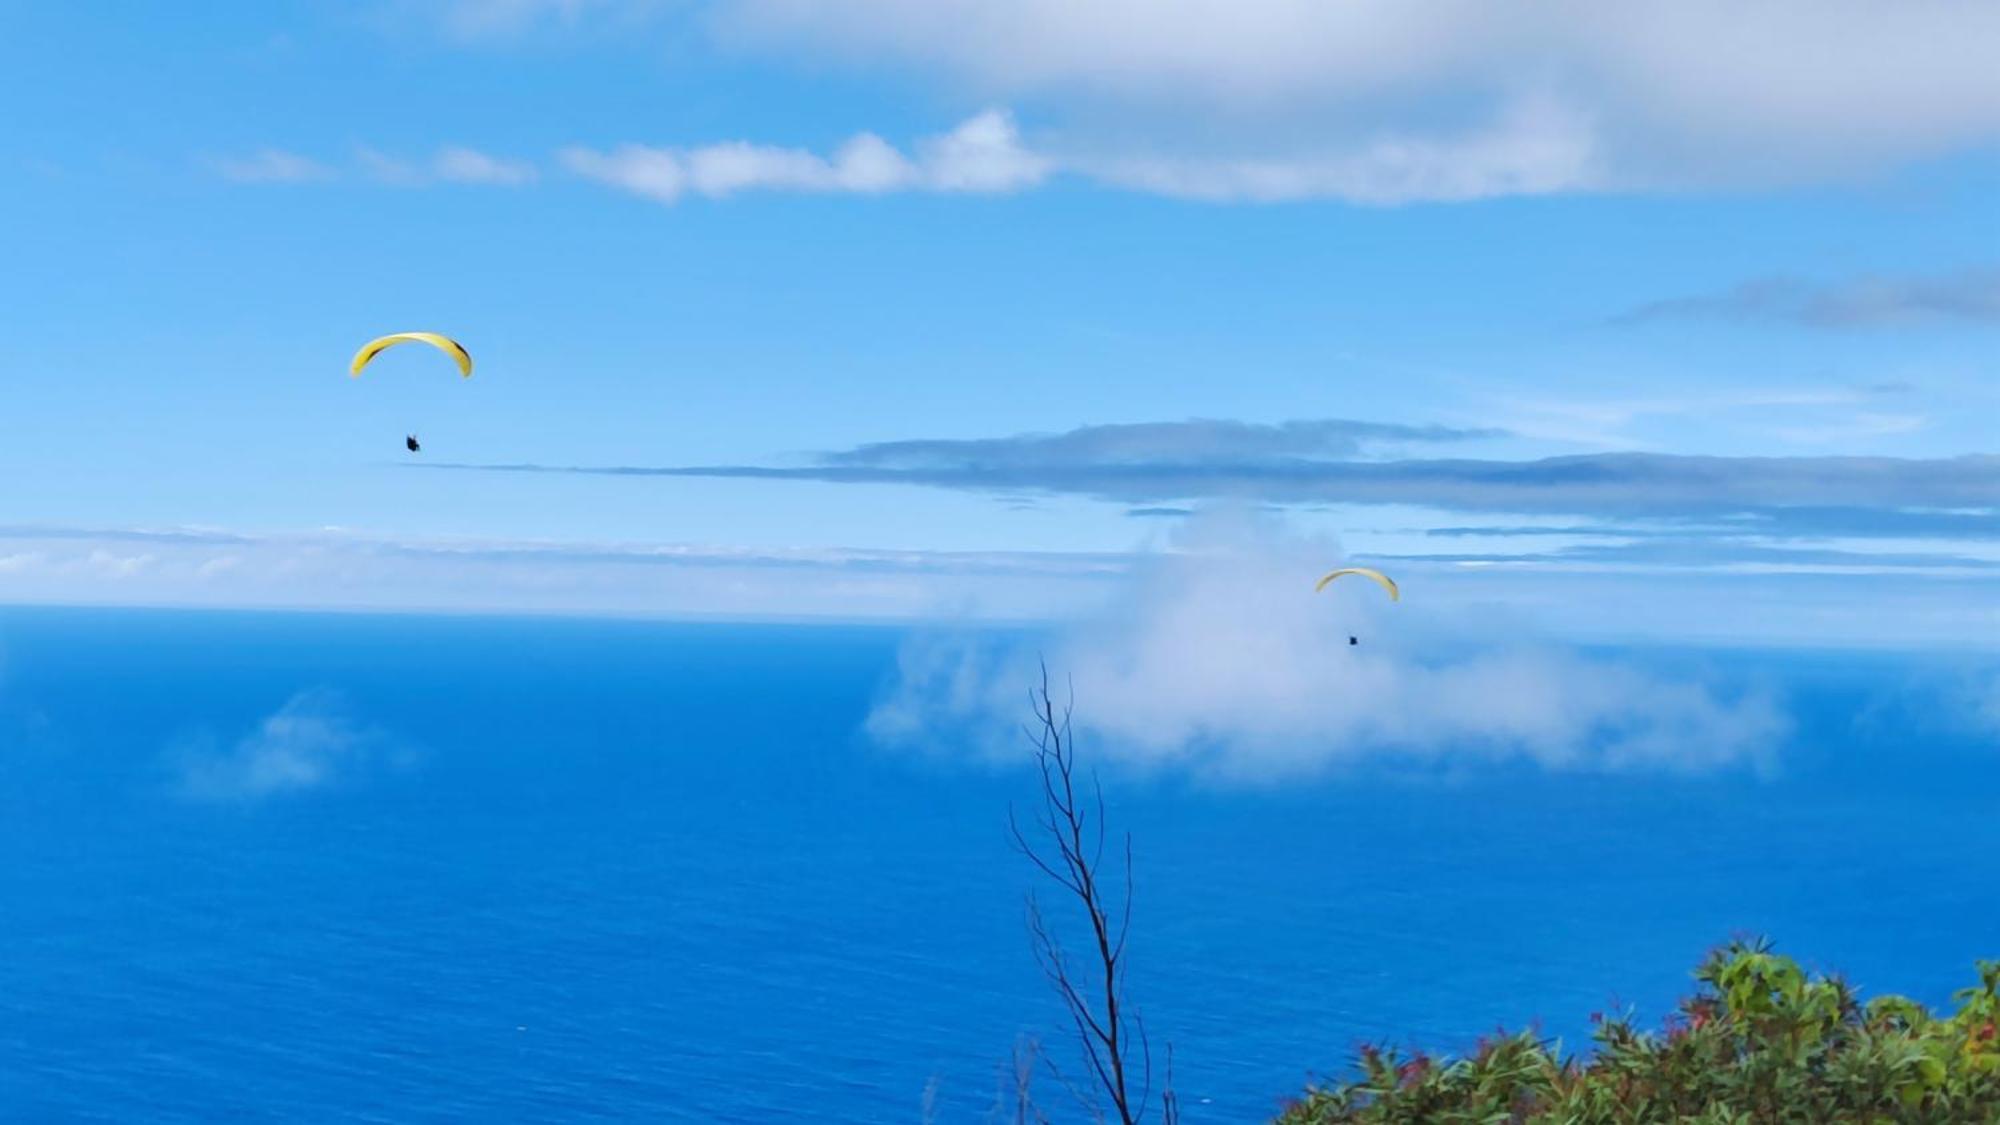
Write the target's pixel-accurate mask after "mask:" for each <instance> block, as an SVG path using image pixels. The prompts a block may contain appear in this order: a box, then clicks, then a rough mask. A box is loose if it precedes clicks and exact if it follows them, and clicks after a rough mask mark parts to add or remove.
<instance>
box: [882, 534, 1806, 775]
mask: <svg viewBox="0 0 2000 1125" xmlns="http://www.w3.org/2000/svg"><path fill="white" fill-rule="evenodd" d="M1188 535H1189V538H1188V539H1187V540H1186V541H1185V542H1183V544H1182V551H1181V552H1180V553H1178V554H1174V555H1168V556H1163V557H1161V558H1160V559H1159V560H1157V561H1156V562H1154V563H1153V564H1151V565H1150V567H1148V568H1147V569H1145V570H1143V571H1141V572H1140V574H1139V575H1138V576H1137V577H1136V578H1135V579H1134V580H1133V582H1132V584H1131V586H1130V588H1129V589H1128V590H1127V591H1126V593H1125V595H1124V596H1123V597H1122V598H1121V599H1120V600H1119V601H1118V602H1117V603H1116V604H1115V606H1114V607H1113V608H1112V609H1111V610H1109V611H1108V612H1105V613H1102V614H1098V615H1093V616H1088V617H1086V618H1084V619H1082V620H1079V621H1077V622H1075V623H1074V624H1072V625H1070V626H1068V627H1066V628H1064V629H1063V630H1062V632H1061V633H1060V634H1059V635H1058V637H1057V638H1056V639H1055V640H1054V641H1053V642H1052V644H1051V647H1050V648H1049V650H1048V654H1047V655H1048V660H1049V663H1050V665H1051V667H1052V669H1053V670H1054V671H1055V673H1056V675H1057V676H1059V677H1062V678H1064V679H1067V680H1069V681H1071V682H1073V683H1074V685H1075V691H1076V701H1077V719H1078V722H1079V726H1080V728H1081V730H1082V732H1083V734H1084V735H1085V736H1086V737H1088V738H1090V739H1091V740H1093V742H1094V743H1095V744H1099V745H1101V746H1102V747H1103V748H1104V750H1105V751H1106V752H1109V753H1113V754H1115V755H1118V756H1120V757H1121V758H1124V759H1126V760H1128V761H1133V762H1138V763H1142V764H1147V765H1177V766H1184V767H1187V768H1191V769H1194V770H1197V771H1200V772H1204V773H1213V774H1219V775H1224V776H1231V777H1249V778H1270V777H1276V776H1284V775H1289V774H1296V773H1302V772H1308V771H1312V770H1317V769H1322V768H1325V767H1328V766H1332V765H1338V764H1341V763H1348V762H1355V761H1360V760H1370V759H1377V760H1379V759H1389V760H1403V761H1412V760H1414V761H1420V762H1426V763H1435V764H1440V765H1457V764H1462V763H1464V762H1467V761H1501V760H1508V759H1526V760H1529V761H1533V762H1536V763H1539V764H1541V765H1544V766H1547V767H1551V768H1584V769H1626V768H1657V769H1668V770H1701V769H1710V768H1716V767H1720V766H1726V765H1734V764H1746V763H1748V764H1755V763H1759V762H1761V761H1763V760H1764V759H1765V757H1766V756H1767V755H1768V754H1769V753H1770V752H1771V750H1772V749H1773V747H1774V745H1775V743H1776V741H1777V740H1778V738H1779V737H1780V736H1781V734H1782V733H1783V731H1784V728H1785V723H1784V721H1783V719H1782V717H1781V716H1780V715H1779V714H1778V712H1777V711H1776V710H1775V708H1774V707H1773V706H1772V704H1771V703H1770V702H1769V701H1767V700H1764V699H1762V698H1761V697H1758V696H1757V695H1755V694H1754V693H1749V692H1736V691H1724V690H1718V689H1715V688H1713V687H1711V686H1709V685H1705V684H1703V683H1700V682H1697V681H1694V680H1686V679H1674V678H1667V677H1662V676H1660V675H1657V674H1654V673H1652V672H1649V671H1646V670H1644V669H1642V668H1640V667H1637V666H1633V665H1627V664H1622V663H1619V662H1616V661H1612V660H1607V659H1602V658H1593V657H1586V656H1583V655H1580V654H1578V653H1576V652H1574V651H1570V650H1565V649H1562V648H1559V647H1554V646H1551V645H1547V644H1536V643H1534V642H1532V641H1515V640H1512V639H1511V638H1513V637H1516V636H1520V635H1522V634H1523V633H1525V632H1527V631H1528V630H1527V629H1526V627H1525V626H1524V625H1523V623H1521V622H1519V621H1514V620H1507V619H1504V618H1500V617H1497V616H1495V615H1493V614H1492V613H1490V612H1489V613H1484V614H1482V613H1480V612H1477V611H1474V612H1466V611H1465V610H1464V609H1463V608H1462V607H1461V608H1460V609H1459V610H1458V611H1457V612H1454V613H1453V614H1451V615H1450V616H1448V617H1447V616H1433V615H1432V614H1431V613H1429V612H1427V611H1426V610H1425V609H1424V608H1423V605H1424V603H1423V601H1422V596H1423V592H1422V588H1421V586H1419V587H1418V588H1417V589H1415V590H1412V591H1410V592H1411V593H1412V594H1413V595H1414V596H1412V597H1410V598H1408V599H1406V600H1405V601H1404V602H1402V603H1398V604H1393V605H1392V604H1389V603H1387V602H1386V601H1385V600H1384V599H1382V598H1381V592H1380V591H1379V590H1377V589H1376V588H1375V587H1373V586H1372V585H1367V584H1359V583H1357V584H1356V585H1353V586H1347V587H1344V588H1343V587H1342V586H1341V585H1340V584H1338V583H1336V584H1335V586H1333V587H1331V588H1329V590H1328V591H1327V592H1326V593H1325V594H1321V595H1317V596H1314V595H1311V594H1310V593H1302V591H1309V590H1310V589H1311V583H1312V579H1313V578H1314V577H1315V576H1316V575H1317V574H1319V573H1321V572H1323V571H1324V570H1325V569H1327V568H1328V566H1329V565H1330V560H1333V559H1335V558H1337V557H1338V551H1337V549H1336V547H1335V545H1334V544H1332V543H1330V542H1324V541H1312V540H1307V539H1302V538H1298V537H1294V536H1291V535H1288V534H1287V533H1285V532H1284V531H1283V530H1282V528H1281V527H1279V526H1278V525H1275V524H1270V523H1266V522H1262V521H1258V520H1254V519H1252V518H1250V517H1247V516H1240V515H1238V516H1226V517H1225V516H1216V515H1213V514H1211V515H1210V516H1208V517H1206V518H1205V519H1203V520H1201V521H1198V522H1197V523H1195V524H1193V525H1191V528H1190V530H1189V532H1188ZM1350 634H1352V635H1356V636H1358V637H1359V638H1360V639H1361V644H1359V645H1355V646H1350V645H1349V644H1348V637H1349V635H1350ZM1034 660H1035V656H1034V655H1033V654H1032V653H1030V652H1027V651H1024V650H1023V649H1022V648H1020V647H1000V648H995V647H992V644H991V643H990V642H969V641H967V642H950V641H946V642H927V643H917V644H914V645H913V646H911V647H910V648H908V649H906V651H905V653H904V654H903V659H902V664H901V670H900V678H899V680H898V682H897V684H896V686H895V687H894V688H893V690H892V691H891V692H890V694H889V695H888V696H887V697H886V698H885V699H884V700H883V701H882V702H881V704H880V705H879V706H878V708H877V709H876V711H875V712H874V714H873V715H872V716H871V719H870V722H869V727H870V730H871V732H872V733H873V734H874V735H875V736H876V737H877V738H879V739H881V740H883V741H885V742H889V743H898V744H904V743H925V742H931V741H947V742H949V741H952V740H964V739H967V738H968V737H969V738H970V739H971V740H972V741H974V742H975V743H981V744H985V745H987V746H988V747H989V748H993V749H998V748H999V747H997V746H994V745H993V740H996V739H998V738H1001V737H1005V734H1006V732H1009V731H1013V730H1016V729H1017V727H1018V719H1019V718H1020V713H1021V707H1022V700H1023V693H1024V692H1025V690H1026V688H1027V687H1028V685H1029V684H1030V683H1031V682H1033V681H1032V677H1033V675H1034V674H1035V673H1034ZM968 732H970V734H968Z"/></svg>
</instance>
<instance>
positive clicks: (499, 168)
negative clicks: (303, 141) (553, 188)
mask: <svg viewBox="0 0 2000 1125" xmlns="http://www.w3.org/2000/svg"><path fill="white" fill-rule="evenodd" d="M209 166H210V167H211V168H212V169H213V170H214V171H215V172H216V174H217V175H220V176H221V177H222V178H224V179H226V180H230V181H232V182H235V183H241V184H297V183H309V182H314V181H328V180H348V179H359V180H363V181H366V182H369V183H375V184H384V185H388V186H391V187H426V186H431V185H437V184H472V185H482V186H488V187H520V186H523V185H526V184H530V183H533V182H534V181H535V180H536V179H537V178H538V177H539V175H540V173H539V172H538V171H537V170H536V168H535V166H534V165H533V164H531V163H529V162H527V161H523V160H513V159H508V158H505V157H499V156H494V155H492V154H490V153H485V152H481V151H479V150H478V149H473V148H467V147H465V146H463V145H445V146H443V147H440V148H439V149H437V150H436V151H435V152H433V153H431V154H430V155H429V156H426V157H421V158H404V157H398V156H392V155H390V154H388V153H385V152H381V151H379V150H377V149H373V148H369V147H368V146H366V145H363V146H360V147H357V148H356V149H355V150H354V154H353V159H352V161H351V162H348V163H346V164H335V163H330V162H325V161H321V160H318V159H315V158H312V157H307V156H301V155H299V154H297V153H292V152H286V151H283V150H279V149H264V150H261V151H259V152H256V153H252V154H250V155H249V156H244V157H230V158H223V159H217V160H211V161H209Z"/></svg>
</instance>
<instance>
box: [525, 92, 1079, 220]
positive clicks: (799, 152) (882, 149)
mask: <svg viewBox="0 0 2000 1125" xmlns="http://www.w3.org/2000/svg"><path fill="white" fill-rule="evenodd" d="M559 159H560V161H561V162H562V164H563V166H564V167H566V168H568V169H569V170H570V171H571V172H573V173H575V174H576V175H578V176H582V177H583V178H585V179H588V180H594V181H596V182H598V183H602V184H605V185H607V186H610V187H614V188H617V189H619V190H621V191H626V192H630V193H632V194H634V195H639V196H643V197H645V198H647V199H651V200H654V201H656V202H660V203H674V202H678V201H679V200H681V199H683V198H685V197H687V196H702V197H705V198H710V199H720V198H725V197H728V196H732V195H738V194H742V193H746V192H794V193H815V194H826V193H833V194H858V195H880V194H886V193H890V192H910V191H925V192H967V193H1005V192H1013V191H1019V190H1022V189H1025V188H1030V187H1033V186H1035V185H1036V184H1039V183H1041V182H1042V180H1043V179H1045V178H1046V177H1047V176H1048V175H1049V173H1050V170H1051V166H1050V162H1049V161H1048V160H1047V159H1046V158H1044V157H1042V156H1040V155H1037V154H1036V153H1033V152H1030V151H1029V150H1028V149H1027V148H1025V147H1024V146H1023V145H1022V143H1021V139H1020V134H1019V131H1018V130H1017V129H1016V127H1015V125H1014V120H1013V118H1012V117H1011V116H1009V115H1008V114H1006V113H1003V112H1000V111H997V110H994V111H988V112H986V113H982V114H979V115H978V116H976V117H973V118H970V119H969V120H967V121H965V122H963V123H962V124H960V125H959V126H958V127H957V128H955V129H952V130H951V131H950V132H948V133H944V134H942V135H940V136H936V137H930V138H926V139H924V140H922V141H919V142H918V143H917V145H916V146H915V149H914V151H913V152H912V153H909V154H905V153H904V152H903V151H901V150H900V149H898V148H896V147H895V146H894V145H891V144H890V143H889V142H888V141H885V140H883V139H882V138H881V137H879V136H876V135H875V134H873V133H860V134H857V135H855V136H854V137H852V138H850V139H849V140H848V141H847V142H846V143H844V144H842V145H841V146H840V147H839V148H837V149H835V150H834V151H833V152H831V153H827V154H824V155H822V154H820V153H815V152H812V151H810V150H808V149H802V148H786V147H780V146H775V145H766V144H756V143H752V142H749V141H731V142H726V143H722V144H710V145H703V146H699V147H695V148H658V147H649V146H646V145H624V146H621V147H619V148H615V149H612V150H610V151H598V150H595V149H589V148H569V149H565V150H563V152H562V153H561V154H560V156H559Z"/></svg>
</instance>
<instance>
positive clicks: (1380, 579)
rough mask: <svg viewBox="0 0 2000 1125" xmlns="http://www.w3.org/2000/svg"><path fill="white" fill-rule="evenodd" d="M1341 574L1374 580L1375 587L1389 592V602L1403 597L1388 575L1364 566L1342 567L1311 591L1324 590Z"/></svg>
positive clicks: (1321, 580) (1323, 579) (1320, 581)
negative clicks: (1356, 575) (1377, 586)
mask: <svg viewBox="0 0 2000 1125" xmlns="http://www.w3.org/2000/svg"><path fill="white" fill-rule="evenodd" d="M1343 574H1359V575H1360V576H1362V577H1363V578H1372V579H1374V580H1375V582H1376V584H1377V585H1379V586H1381V587H1382V588H1383V589H1384V590H1387V591H1389V600H1390V601H1392V602H1394V601H1401V600H1402V597H1403V596H1402V595H1401V594H1400V593H1398V592H1397V591H1396V583H1395V580H1394V579H1391V578H1390V577H1389V576H1388V575H1386V574H1384V573H1382V572H1381V571H1379V570H1375V569H1373V568H1371V567H1365V566H1343V567H1341V568H1340V569H1339V570H1336V571H1334V572H1333V573H1331V574H1329V575H1327V576H1326V577H1325V578H1322V579H1320V580H1319V584H1318V585H1316V586H1314V587H1313V591H1314V592H1315V593H1317V592H1318V591H1320V590H1324V589H1326V587H1327V584H1328V583H1330V582H1332V581H1333V580H1334V579H1336V578H1339V577H1340V576H1341V575H1343Z"/></svg>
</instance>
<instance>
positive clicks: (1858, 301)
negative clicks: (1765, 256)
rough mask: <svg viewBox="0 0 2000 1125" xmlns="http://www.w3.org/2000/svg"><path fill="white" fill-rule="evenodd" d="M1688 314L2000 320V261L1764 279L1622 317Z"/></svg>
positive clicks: (1821, 321)
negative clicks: (1932, 269)
mask: <svg viewBox="0 0 2000 1125" xmlns="http://www.w3.org/2000/svg"><path fill="white" fill-rule="evenodd" d="M1683 319H1728V320H1745V321H1765V322H1772V323H1783V324H1796V325H1805V326H1809V327H1814V328H1875V327H1884V326H1890V325H1901V324H1918V323H1924V322H1938V323H1961V324H2000V268H1991V267H1989V268H1984V269H1969V270H1960V271H1957V272H1954V273H1948V274H1940V275H1937V276H1933V277H1905V278H1888V277H1865V278H1856V279H1852V280H1847V281H1807V280H1802V279H1799V278H1784V277H1779V278H1763V279H1759V280H1755V281H1746V282H1744V283H1742V284H1741V285H1738V286H1736V287H1734V288H1732V289H1729V290H1727V291H1725V292H1722V293H1714V294H1706V295H1700V296H1692V297H1675V298H1670V299H1667V300H1662V301H1653V302H1651V303H1648V304H1645V305H1641V306H1639V307H1638V308H1635V309H1632V310H1630V311H1629V312H1626V313H1624V314H1622V315H1620V316H1619V317H1617V318H1616V323H1620V324H1644V323H1648V322H1651V321H1662V320H1683Z"/></svg>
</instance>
